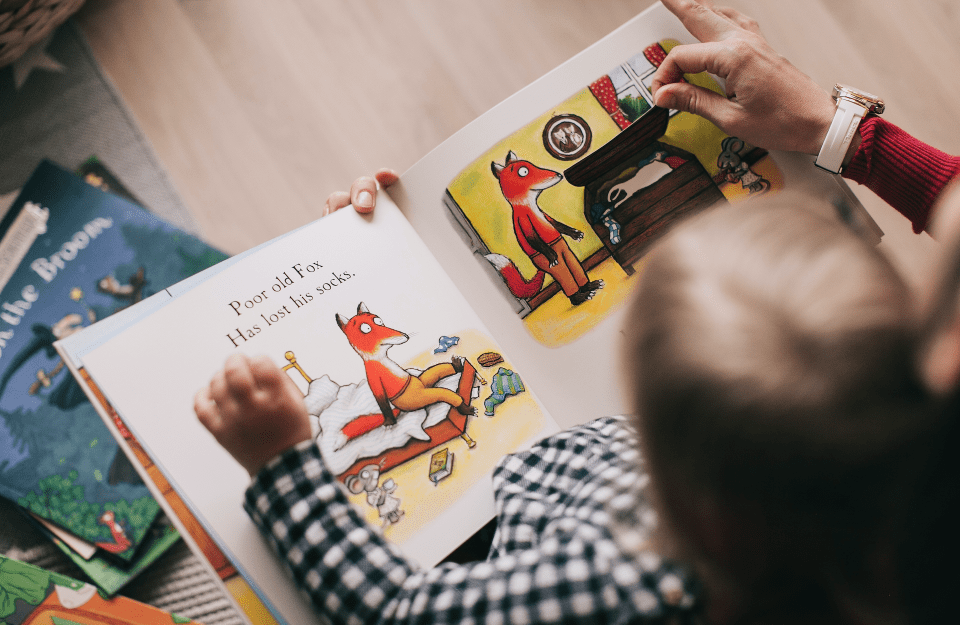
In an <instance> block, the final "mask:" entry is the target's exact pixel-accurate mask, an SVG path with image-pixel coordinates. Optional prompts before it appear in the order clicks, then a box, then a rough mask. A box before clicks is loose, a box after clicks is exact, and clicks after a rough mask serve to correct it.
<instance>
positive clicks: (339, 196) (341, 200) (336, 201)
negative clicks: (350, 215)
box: [323, 191, 350, 216]
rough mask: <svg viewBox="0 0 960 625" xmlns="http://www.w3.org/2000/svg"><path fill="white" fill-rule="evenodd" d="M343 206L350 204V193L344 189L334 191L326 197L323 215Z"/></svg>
mask: <svg viewBox="0 0 960 625" xmlns="http://www.w3.org/2000/svg"><path fill="white" fill-rule="evenodd" d="M345 206H350V194H349V193H348V192H346V191H334V192H333V193H331V194H330V196H329V197H327V203H326V204H325V205H324V207H323V214H324V216H326V215H329V214H330V213H335V212H337V211H338V210H340V209H341V208H344V207H345Z"/></svg>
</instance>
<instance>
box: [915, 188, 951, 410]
mask: <svg viewBox="0 0 960 625" xmlns="http://www.w3.org/2000/svg"><path fill="white" fill-rule="evenodd" d="M933 215H934V219H933V220H932V221H933V223H932V226H933V227H932V228H930V230H931V234H933V235H934V236H935V237H936V238H937V240H938V241H939V242H940V245H941V247H940V250H939V253H940V258H939V260H938V262H937V263H936V270H935V271H933V272H931V273H932V276H933V278H932V280H931V282H930V283H929V284H928V286H927V288H926V289H924V291H925V293H924V294H923V295H922V296H921V306H920V309H921V311H922V312H921V318H920V323H921V325H920V329H921V335H920V350H919V362H918V367H919V370H920V375H921V377H922V379H923V382H924V383H925V384H926V386H927V388H928V389H929V390H930V391H932V392H933V393H935V394H937V395H943V394H947V393H951V392H955V391H957V390H958V389H960V180H955V181H954V182H952V183H950V184H949V185H948V186H947V188H946V189H945V190H944V191H942V192H941V194H940V198H939V199H938V200H937V204H936V206H935V208H934V212H933Z"/></svg>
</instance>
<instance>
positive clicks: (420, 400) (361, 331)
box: [337, 302, 476, 425]
mask: <svg viewBox="0 0 960 625" xmlns="http://www.w3.org/2000/svg"><path fill="white" fill-rule="evenodd" d="M337 325H338V326H340V329H341V330H343V333H344V334H345V335H346V336H347V340H348V341H349V342H350V346H351V347H352V348H353V350H354V351H355V352H357V354H359V355H360V358H362V359H363V367H364V369H365V371H366V373H367V383H368V384H369V385H370V390H371V391H372V392H373V397H374V398H375V399H376V400H377V405H378V406H379V407H380V411H381V412H382V413H383V422H384V424H385V425H394V424H395V423H396V422H397V418H396V415H395V414H394V411H393V406H396V407H397V408H398V409H400V410H402V411H404V412H410V411H413V410H419V409H420V408H423V407H424V406H429V405H430V404H435V403H437V402H444V403H447V404H450V405H451V406H453V407H454V408H456V409H457V411H458V412H459V413H460V414H464V415H472V414H475V412H476V410H475V409H474V408H471V407H470V400H466V401H464V399H463V398H462V397H460V395H458V394H457V393H455V392H454V391H451V390H449V389H445V388H434V387H433V385H434V384H436V383H437V382H438V381H439V380H440V379H441V378H445V377H447V376H450V375H453V374H454V373H463V358H461V357H459V356H454V357H453V359H452V362H449V363H441V364H438V365H433V366H432V367H429V368H428V369H426V370H425V371H424V372H423V373H421V374H420V375H419V376H413V375H411V374H410V373H409V372H408V371H407V370H406V369H404V368H403V367H401V366H400V365H399V364H397V363H396V362H394V361H393V360H391V359H390V358H389V357H387V351H388V350H389V349H390V348H391V347H393V346H394V345H400V344H402V343H406V342H407V339H409V338H410V337H409V336H407V335H406V334H404V333H403V332H400V331H399V330H394V329H392V328H388V327H387V326H385V325H384V324H383V320H382V319H380V317H378V316H376V315H374V314H373V313H371V312H370V311H369V310H368V309H367V306H366V305H365V304H364V303H363V302H360V305H359V306H357V314H356V315H355V316H354V317H352V318H350V319H345V318H343V317H342V316H341V315H340V314H339V313H337ZM391 404H393V406H391Z"/></svg>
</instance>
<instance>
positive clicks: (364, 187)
mask: <svg viewBox="0 0 960 625" xmlns="http://www.w3.org/2000/svg"><path fill="white" fill-rule="evenodd" d="M399 179H400V176H398V175H397V172H395V171H393V170H392V169H381V170H379V171H377V173H376V174H374V175H373V178H371V177H369V176H363V177H361V178H357V179H356V180H354V181H353V186H351V187H350V192H349V193H347V192H346V191H336V192H334V193H331V194H330V197H328V198H327V204H326V206H324V207H323V214H324V215H329V214H330V213H335V212H336V211H338V210H340V209H341V208H345V207H347V206H349V205H350V204H353V208H354V209H356V211H357V212H358V213H369V212H370V211H372V210H373V207H374V206H376V204H377V188H378V187H377V185H378V184H379V185H380V186H381V187H384V188H386V187H389V186H390V185H392V184H393V183H394V182H396V181H397V180H399Z"/></svg>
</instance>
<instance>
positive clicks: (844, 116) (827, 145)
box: [816, 98, 867, 174]
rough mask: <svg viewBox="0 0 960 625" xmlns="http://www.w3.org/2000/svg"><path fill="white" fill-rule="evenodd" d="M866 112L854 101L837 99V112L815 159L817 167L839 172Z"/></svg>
mask: <svg viewBox="0 0 960 625" xmlns="http://www.w3.org/2000/svg"><path fill="white" fill-rule="evenodd" d="M866 114H867V109H865V108H864V107H863V106H861V105H859V104H857V103H856V102H851V101H850V100H848V99H846V98H838V99H837V114H836V115H834V116H833V123H832V124H830V130H828V131H827V137H826V139H824V140H823V146H822V147H821V148H820V154H819V155H818V156H817V160H816V165H817V167H819V168H821V169H826V170H827V171H829V172H831V173H834V174H839V173H840V169H841V168H842V167H843V159H844V157H845V156H846V155H847V150H848V149H849V148H850V143H851V142H852V141H853V137H854V136H855V135H856V134H857V129H858V128H859V127H860V121H861V120H862V119H863V117H864V115H866Z"/></svg>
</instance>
